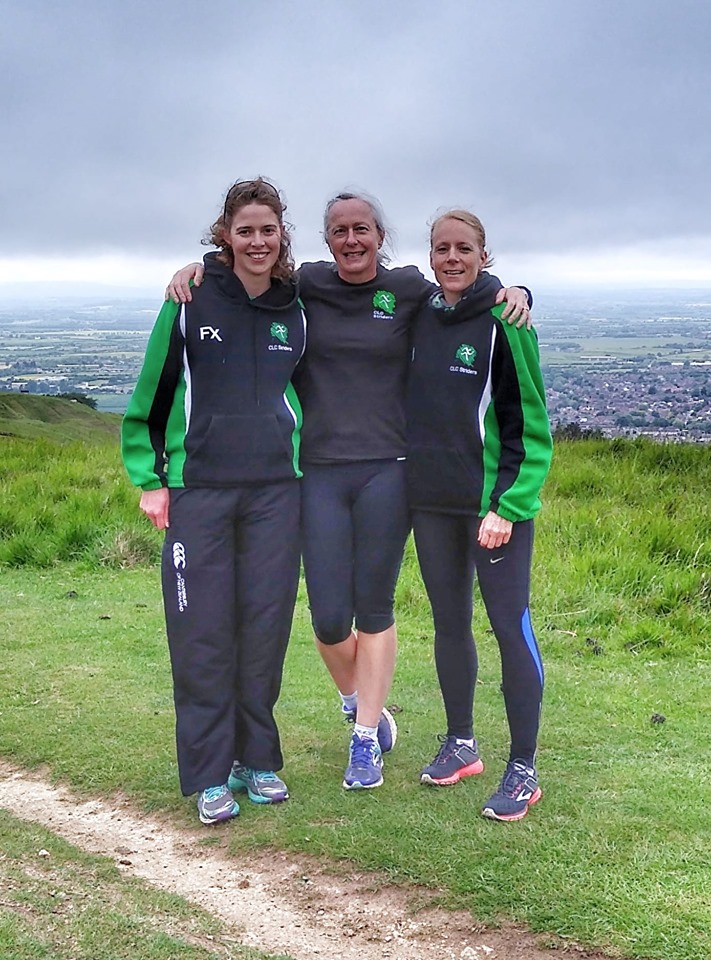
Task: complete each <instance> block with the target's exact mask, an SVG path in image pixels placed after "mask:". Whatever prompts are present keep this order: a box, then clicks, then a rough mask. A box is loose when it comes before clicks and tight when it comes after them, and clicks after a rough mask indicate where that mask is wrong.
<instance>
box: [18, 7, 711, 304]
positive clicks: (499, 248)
mask: <svg viewBox="0 0 711 960" xmlns="http://www.w3.org/2000/svg"><path fill="white" fill-rule="evenodd" d="M0 16H1V19H0V52H1V56H0V70H1V71H2V84H1V88H0V97H1V100H2V127H1V129H2V144H3V145H2V148H0V168H1V171H2V176H1V177H0V283H2V282H8V281H12V280H15V281H17V280H20V281H23V280H55V279H60V278H62V279H84V278H85V279H87V280H105V281H107V282H112V283H115V282H118V283H125V284H126V285H127V286H143V287H146V286H147V287H153V286H155V288H156V290H157V291H158V292H160V290H162V287H163V286H164V284H165V281H166V280H167V279H168V277H169V276H170V274H171V273H172V272H173V268H174V267H177V266H180V265H182V264H183V263H185V262H187V261H189V260H192V259H196V258H198V257H199V256H200V255H201V253H202V252H203V251H202V250H201V248H200V246H199V241H200V238H201V236H202V235H203V232H204V230H205V228H206V227H207V226H208V225H209V224H210V222H211V221H212V220H213V219H214V218H215V216H216V214H217V212H218V210H219V207H220V204H221V200H222V198H223V196H224V192H225V190H226V189H227V187H228V186H229V185H230V184H231V183H232V182H233V181H234V180H237V179H244V178H248V177H252V176H255V175H258V174H264V175H267V176H269V177H271V178H272V179H273V180H275V181H276V182H277V183H278V185H279V186H280V187H281V188H282V189H283V190H284V192H285V193H286V196H287V200H288V204H289V211H288V217H289V219H290V220H291V221H292V222H293V223H294V224H295V226H296V234H295V239H296V244H295V249H296V253H297V256H298V257H299V258H300V259H314V258H322V257H325V256H326V255H327V253H326V250H325V248H324V246H323V242H322V238H321V215H322V210H323V207H324V204H325V202H326V200H327V199H328V198H329V197H330V196H331V195H332V194H333V193H335V192H338V191H339V190H340V189H343V188H344V187H351V188H352V187H360V188H363V189H366V190H368V191H370V192H371V193H373V194H375V195H377V196H378V197H379V198H380V199H381V201H382V203H383V205H384V207H385V211H386V214H387V215H388V218H389V219H390V221H391V223H392V225H393V226H394V227H395V230H396V238H397V253H398V262H403V263H404V262H409V261H414V262H418V263H420V264H421V265H425V264H426V263H427V226H426V224H427V220H428V219H429V218H430V217H431V216H432V214H433V213H434V212H435V211H437V209H438V208H441V207H443V206H452V205H464V206H467V207H469V208H471V209H473V210H474V211H475V212H476V213H478V214H479V216H480V217H481V218H482V220H483V221H484V224H485V226H486V228H487V234H488V239H489V245H490V247H491V250H492V252H493V254H494V256H495V258H496V260H497V269H496V272H498V273H499V275H500V276H501V278H502V279H503V280H504V281H505V282H506V281H508V282H511V281H512V280H518V281H521V282H526V283H528V284H529V285H534V286H535V285H539V286H543V287H544V288H547V289H554V288H555V287H556V286H557V285H558V284H570V283H578V282H590V283H595V284H600V285H603V284H606V283H609V282H621V281H627V282H628V283H629V284H631V285H635V284H641V283H654V284H655V285H657V286H670V285H680V284H686V285H688V286H708V287H711V186H710V184H709V180H710V179H711V53H709V42H710V41H711V3H709V2H708V0H496V2H492V0H488V2H486V3H484V2H480V0H360V2H357V3H350V2H349V3H346V2H339V0H291V2H288V0H252V2H251V3H243V2H241V0H231V2H227V0H214V2H210V3H195V2H186V0H141V2H137V0H124V2H122V3H118V2H116V0H64V2H63V3H61V4H59V3H56V2H54V0H0ZM0 289H1V288H0Z"/></svg>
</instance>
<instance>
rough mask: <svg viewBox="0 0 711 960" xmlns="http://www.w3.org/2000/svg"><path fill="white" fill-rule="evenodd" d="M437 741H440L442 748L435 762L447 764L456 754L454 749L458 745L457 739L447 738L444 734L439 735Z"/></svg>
mask: <svg viewBox="0 0 711 960" xmlns="http://www.w3.org/2000/svg"><path fill="white" fill-rule="evenodd" d="M437 739H438V740H439V741H440V743H441V744H442V746H441V747H440V748H439V753H438V754H437V756H436V757H435V758H434V761H433V762H434V763H446V762H447V760H449V758H450V757H451V755H452V754H453V753H454V749H455V747H456V745H457V741H456V737H445V736H444V734H442V733H438V734H437Z"/></svg>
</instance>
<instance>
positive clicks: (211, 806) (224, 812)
mask: <svg viewBox="0 0 711 960" xmlns="http://www.w3.org/2000/svg"><path fill="white" fill-rule="evenodd" d="M197 808H198V816H199V817H200V820H201V821H202V822H203V823H221V821H222V820H231V819H232V817H236V816H237V814H238V813H239V804H238V803H237V801H236V800H235V798H234V797H233V796H232V794H231V793H230V790H229V787H228V786H227V784H226V783H223V784H222V785H221V786H219V787H207V788H206V789H205V790H201V791H200V793H198V798H197Z"/></svg>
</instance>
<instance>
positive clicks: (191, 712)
mask: <svg viewBox="0 0 711 960" xmlns="http://www.w3.org/2000/svg"><path fill="white" fill-rule="evenodd" d="M284 211H285V205H284V202H283V200H282V198H281V196H280V194H279V191H278V190H277V189H276V187H274V186H273V185H272V184H271V183H270V182H269V181H267V180H264V179H263V178H261V177H260V178H258V179H256V180H249V181H240V182H238V183H235V184H234V185H233V186H232V187H231V188H230V190H229V191H228V193H227V197H226V200H225V205H224V208H223V211H222V213H221V215H220V217H219V218H218V219H217V221H216V222H215V223H214V224H213V226H212V228H211V234H210V239H211V242H212V243H213V244H215V245H216V246H218V247H219V253H218V254H217V256H215V257H213V258H211V259H210V261H209V263H208V266H207V270H206V274H205V278H204V281H203V283H202V285H201V286H200V288H199V289H197V288H196V289H195V291H194V295H193V297H192V300H191V302H190V303H186V304H182V305H178V304H175V303H173V302H172V301H171V302H169V303H166V304H165V305H164V307H163V309H162V310H161V313H160V315H159V317H158V320H157V322H156V325H155V327H154V329H153V332H152V334H151V337H150V340H149V343H148V348H147V351H146V358H145V361H144V365H143V369H142V371H141V374H140V377H139V379H138V383H137V384H136V389H135V391H134V394H133V396H132V398H131V401H130V403H129V406H128V410H127V411H126V416H125V419H124V423H123V436H122V444H123V456H124V462H125V464H126V469H127V471H128V473H129V476H130V477H131V480H132V481H133V483H135V484H136V485H137V486H140V487H141V488H142V490H143V494H142V496H141V503H140V506H141V509H142V510H143V511H144V513H146V515H147V516H148V517H149V518H150V520H151V521H152V522H153V523H154V524H155V526H156V527H158V529H160V530H163V529H165V530H166V538H165V543H164V547H163V566H162V570H163V598H164V605H165V615H166V625H167V632H168V643H169V648H170V658H171V666H172V671H173V685H174V699H175V710H176V720H177V723H176V736H177V748H178V766H179V771H180V783H181V788H182V791H183V793H184V794H185V795H186V796H188V795H190V794H192V793H197V794H198V812H199V815H200V819H201V820H202V822H203V823H216V822H218V821H220V820H226V819H229V818H231V817H234V816H236V815H237V813H238V811H239V807H238V805H237V803H236V802H235V800H234V796H233V793H234V792H235V791H243V790H246V791H247V793H248V795H249V797H250V799H251V800H253V801H255V802H256V803H275V802H278V801H281V800H286V799H287V797H288V796H289V794H288V790H287V787H286V785H285V784H284V782H283V781H282V780H281V779H280V778H279V777H278V776H277V774H276V771H278V770H280V769H281V767H282V754H281V748H280V742H279V731H278V729H277V726H276V723H275V720H274V714H273V709H274V705H275V703H276V700H277V697H278V695H279V689H280V685H281V677H282V668H283V663H284V656H285V653H286V647H287V642H288V639H289V633H290V630H291V621H292V615H293V611H294V603H295V600H296V590H297V585H298V578H299V495H300V491H299V484H298V483H297V482H296V481H297V478H299V477H301V470H300V468H299V458H298V452H299V444H300V429H301V408H300V405H299V402H298V400H297V397H296V394H295V392H294V390H293V387H292V386H291V377H292V374H293V372H294V368H295V367H296V365H297V363H298V362H299V360H300V359H301V356H302V354H303V352H304V347H305V342H306V320H305V317H304V314H303V311H302V309H301V306H300V304H299V301H298V295H297V287H296V283H295V281H294V276H293V271H294V263H293V259H292V255H291V246H290V238H289V233H288V230H287V228H286V226H285V224H284V219H283V216H284Z"/></svg>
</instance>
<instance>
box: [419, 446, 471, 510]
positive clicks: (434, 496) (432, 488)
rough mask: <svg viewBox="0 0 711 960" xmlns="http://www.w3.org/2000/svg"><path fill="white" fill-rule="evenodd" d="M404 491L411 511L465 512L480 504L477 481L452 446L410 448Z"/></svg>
mask: <svg viewBox="0 0 711 960" xmlns="http://www.w3.org/2000/svg"><path fill="white" fill-rule="evenodd" d="M407 490H408V499H409V502H410V506H411V507H413V508H418V507H419V508H421V509H428V508H429V509H436V510H443V511H446V510H450V511H453V512H466V513H469V512H478V510H479V506H480V504H481V480H478V479H477V478H476V477H475V476H474V475H473V473H472V472H471V470H469V468H468V467H467V465H466V463H465V462H464V459H463V457H462V455H461V454H460V453H459V451H458V450H456V449H455V448H454V447H420V446H413V447H411V448H410V449H409V450H408V454H407Z"/></svg>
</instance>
